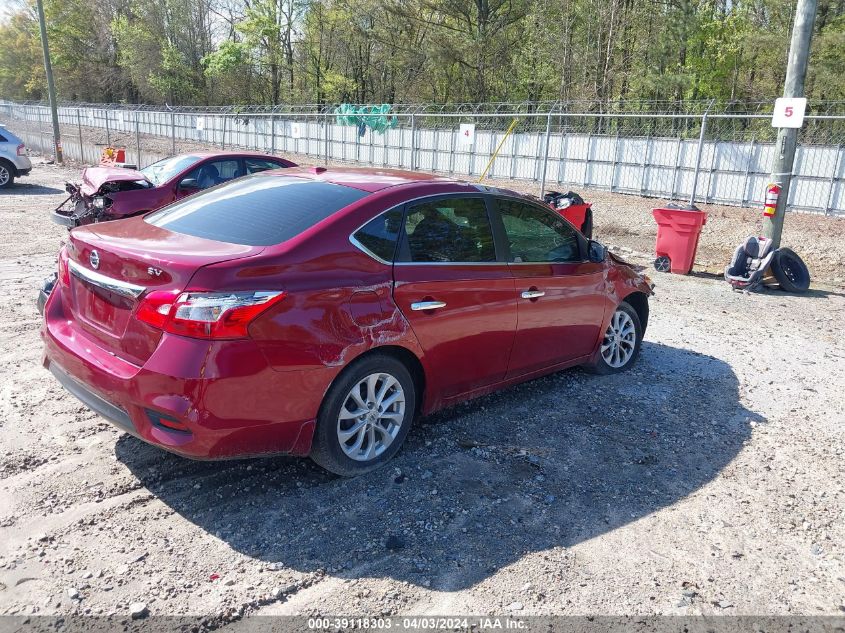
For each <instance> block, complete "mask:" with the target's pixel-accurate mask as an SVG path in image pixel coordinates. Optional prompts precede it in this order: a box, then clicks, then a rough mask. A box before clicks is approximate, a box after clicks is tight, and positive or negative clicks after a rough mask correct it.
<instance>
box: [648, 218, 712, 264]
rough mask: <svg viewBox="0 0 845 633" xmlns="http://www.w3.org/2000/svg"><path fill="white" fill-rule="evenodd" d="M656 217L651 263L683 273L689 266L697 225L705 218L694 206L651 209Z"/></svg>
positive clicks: (693, 252) (692, 255)
mask: <svg viewBox="0 0 845 633" xmlns="http://www.w3.org/2000/svg"><path fill="white" fill-rule="evenodd" d="M651 213H652V215H654V219H655V220H656V221H657V243H656V244H655V245H654V252H655V254H656V255H657V259H655V260H654V267H655V268H656V269H657V270H659V271H661V272H666V271H668V270H671V271H672V272H673V273H675V274H676V275H686V274H688V273H689V272H690V271H691V270H692V263H693V262H694V261H695V251H696V250H697V249H698V238H699V236H700V235H701V227H702V226H704V225H705V223H706V222H707V214H706V213H705V212H704V211H699V210H698V209H672V208H668V209H653V210H652V212H651Z"/></svg>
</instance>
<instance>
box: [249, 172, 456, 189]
mask: <svg viewBox="0 0 845 633" xmlns="http://www.w3.org/2000/svg"><path fill="white" fill-rule="evenodd" d="M264 173H265V174H267V175H268V176H269V175H275V176H293V177H296V178H307V179H309V180H319V181H322V182H328V183H332V184H335V185H343V186H346V187H352V188H353V189H360V190H361V191H366V192H368V193H375V192H377V191H382V190H383V189H387V188H390V187H398V186H400V185H412V184H423V183H432V184H433V183H437V184H453V185H456V186H458V187H462V188H465V187H469V186H471V185H470V184H469V183H468V182H466V181H465V180H456V179H455V178H447V177H445V176H439V175H437V174H427V173H421V172H416V171H405V170H402V169H379V168H375V167H289V168H288V169H284V170H273V171H271V172H264Z"/></svg>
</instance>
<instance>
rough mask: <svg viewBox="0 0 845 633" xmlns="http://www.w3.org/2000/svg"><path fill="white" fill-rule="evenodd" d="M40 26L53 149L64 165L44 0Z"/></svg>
mask: <svg viewBox="0 0 845 633" xmlns="http://www.w3.org/2000/svg"><path fill="white" fill-rule="evenodd" d="M36 4H37V5H38V25H39V26H40V27H41V47H42V48H43V49H44V72H45V73H46V74H47V94H48V96H49V97H50V114H52V116H53V149H54V150H55V154H56V162H57V163H58V164H59V165H61V164H62V139H61V136H60V134H59V112H58V110H57V108H56V84H54V83H53V65H52V64H51V63H50V45H49V44H48V43H47V21H46V20H45V19H44V0H37V1H36Z"/></svg>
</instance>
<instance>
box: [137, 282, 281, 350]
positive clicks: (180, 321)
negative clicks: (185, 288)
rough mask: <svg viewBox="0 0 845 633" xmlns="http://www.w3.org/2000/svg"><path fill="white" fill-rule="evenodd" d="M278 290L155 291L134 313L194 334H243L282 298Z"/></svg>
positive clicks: (147, 320)
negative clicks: (179, 292)
mask: <svg viewBox="0 0 845 633" xmlns="http://www.w3.org/2000/svg"><path fill="white" fill-rule="evenodd" d="M284 297H285V293H284V292H280V291H255V292H183V293H182V294H180V295H178V296H177V295H176V293H173V292H164V291H155V292H151V293H149V294H148V295H147V296H145V297H144V299H143V300H142V301H141V303H140V305H139V306H138V310H137V312H136V313H135V316H136V318H137V319H138V320H140V321H143V322H144V323H147V324H148V325H151V326H152V327H154V328H157V329H160V330H163V331H165V332H169V333H171V334H181V335H182V336H191V337H194V338H210V339H230V338H246V337H247V336H248V332H247V330H248V328H249V325H250V324H251V323H252V322H253V321H254V320H255V319H256V317H258V315H259V314H261V313H262V312H264V311H265V310H267V309H268V308H270V306H272V305H274V304H276V303H278V302H279V301H281V300H282V299H284Z"/></svg>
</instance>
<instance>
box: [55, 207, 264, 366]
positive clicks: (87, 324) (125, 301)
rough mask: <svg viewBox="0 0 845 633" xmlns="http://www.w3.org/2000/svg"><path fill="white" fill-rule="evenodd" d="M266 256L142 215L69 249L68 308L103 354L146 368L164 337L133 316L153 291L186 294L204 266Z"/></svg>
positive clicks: (98, 230) (104, 227)
mask: <svg viewBox="0 0 845 633" xmlns="http://www.w3.org/2000/svg"><path fill="white" fill-rule="evenodd" d="M263 250H264V247H261V246H243V245H239V244H229V243H226V242H216V241H213V240H207V239H203V238H198V237H193V236H190V235H184V234H181V233H174V232H172V231H168V230H167V229H163V228H159V227H156V226H153V225H151V224H148V223H147V222H145V221H144V219H143V218H142V217H137V218H130V219H128V220H120V221H115V222H101V223H98V224H92V225H88V226H85V227H79V228H76V229H74V230H73V231H71V232H70V240H69V241H68V245H67V251H68V259H69V262H68V266H69V268H70V273H71V274H70V288H69V292H65V293H63V300H64V302H65V304H64V308H65V310H66V313H67V314H70V315H72V316H73V318H74V320H75V321H76V323H77V324H78V326H79V327H80V328H82V329H83V330H85V332H87V333H88V334H89V335H91V336H92V337H94V338H95V339H97V340H98V341H99V342H100V344H101V345H102V346H103V347H104V348H106V349H108V350H110V351H112V352H113V353H114V354H115V355H117V356H120V357H121V358H125V359H126V360H129V361H130V362H134V363H136V364H142V363H143V362H144V361H145V360H146V359H147V358H149V357H150V355H151V354H152V353H153V351H155V348H156V346H157V345H158V341H159V339H160V337H161V332H160V331H159V330H157V329H155V328H152V327H150V326H149V325H147V324H145V323H142V322H140V321H138V320H137V319H135V318H134V317H133V315H134V313H135V309H136V308H137V306H138V303H139V302H140V300H141V299H142V298H143V296H144V294H145V293H146V292H147V291H150V290H165V291H173V292H174V293H178V292H181V291H182V290H184V289H185V288H186V286H187V285H188V282H189V281H190V279H191V277H193V276H194V273H196V271H197V270H199V269H200V268H202V267H203V266H207V265H209V264H217V263H220V262H224V261H228V260H232V259H239V258H243V257H251V256H254V255H257V254H259V253H260V252H261V251H263Z"/></svg>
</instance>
